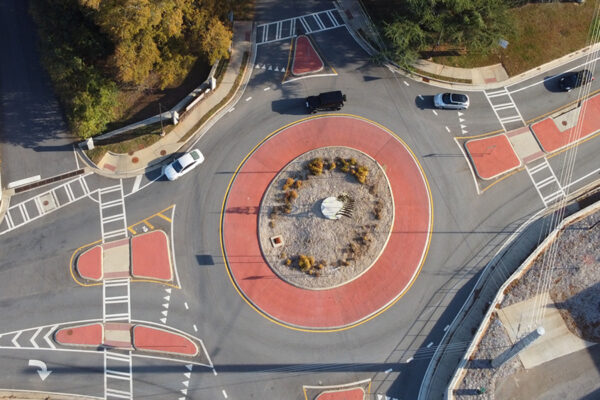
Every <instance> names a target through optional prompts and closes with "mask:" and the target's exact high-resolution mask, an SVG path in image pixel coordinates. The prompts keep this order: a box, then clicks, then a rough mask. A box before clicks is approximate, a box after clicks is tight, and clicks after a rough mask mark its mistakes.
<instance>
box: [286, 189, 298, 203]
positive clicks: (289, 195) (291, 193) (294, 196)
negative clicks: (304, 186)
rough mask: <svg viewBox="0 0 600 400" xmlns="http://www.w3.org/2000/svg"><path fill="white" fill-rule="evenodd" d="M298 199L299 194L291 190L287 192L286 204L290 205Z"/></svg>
mask: <svg viewBox="0 0 600 400" xmlns="http://www.w3.org/2000/svg"><path fill="white" fill-rule="evenodd" d="M297 198H298V192H296V191H295V190H289V191H287V192H285V203H286V204H289V203H291V202H293V201H294V200H296V199H297Z"/></svg>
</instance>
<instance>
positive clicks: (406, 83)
mask: <svg viewBox="0 0 600 400" xmlns="http://www.w3.org/2000/svg"><path fill="white" fill-rule="evenodd" d="M402 82H404V84H405V85H406V86H410V85H409V84H408V82H406V81H402Z"/></svg>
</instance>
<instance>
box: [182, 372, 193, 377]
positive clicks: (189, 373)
mask: <svg viewBox="0 0 600 400" xmlns="http://www.w3.org/2000/svg"><path fill="white" fill-rule="evenodd" d="M183 376H185V377H186V378H188V379H190V376H192V373H191V372H186V373H184V374H183Z"/></svg>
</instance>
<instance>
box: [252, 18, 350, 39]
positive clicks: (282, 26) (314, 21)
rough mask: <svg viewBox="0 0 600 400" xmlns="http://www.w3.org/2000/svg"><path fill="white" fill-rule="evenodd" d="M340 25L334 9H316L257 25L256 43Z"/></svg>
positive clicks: (315, 31) (287, 37)
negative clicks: (316, 10) (313, 11)
mask: <svg viewBox="0 0 600 400" xmlns="http://www.w3.org/2000/svg"><path fill="white" fill-rule="evenodd" d="M341 26H344V22H343V20H342V18H341V17H340V15H339V13H338V11H337V10H336V9H331V10H325V11H318V12H315V13H312V14H307V15H303V16H300V17H295V18H288V19H284V20H281V21H275V22H269V23H266V24H262V25H258V26H257V27H256V44H258V45H260V44H265V43H273V42H277V41H280V40H286V39H290V38H292V37H294V36H297V35H307V34H311V33H317V32H323V31H326V30H329V29H335V28H338V27H341Z"/></svg>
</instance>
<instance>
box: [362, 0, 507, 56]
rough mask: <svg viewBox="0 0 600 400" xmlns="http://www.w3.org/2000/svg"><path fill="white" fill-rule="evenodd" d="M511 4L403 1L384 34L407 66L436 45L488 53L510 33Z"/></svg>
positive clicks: (497, 1) (504, 1)
mask: <svg viewBox="0 0 600 400" xmlns="http://www.w3.org/2000/svg"><path fill="white" fill-rule="evenodd" d="M372 2H373V3H378V1H377V0H373V1H372ZM512 4H513V2H512V1H511V0H404V1H401V2H399V4H397V7H394V10H393V11H394V13H393V17H392V19H391V20H389V21H385V20H384V23H383V33H384V35H385V37H386V38H387V39H388V40H389V41H390V42H391V44H392V53H393V54H392V56H393V58H394V59H395V60H396V61H397V62H399V63H400V64H403V65H405V66H407V65H410V64H411V63H412V62H413V61H414V60H415V59H416V58H417V57H418V55H419V52H420V51H422V50H424V49H431V48H433V47H434V46H437V45H446V46H450V47H457V48H458V47H465V48H466V49H467V50H468V51H478V52H484V53H485V52H488V51H490V50H491V49H492V48H493V47H494V46H497V43H498V40H499V39H500V38H501V37H502V36H503V35H505V34H506V33H507V32H509V31H510V29H511V27H512V24H511V20H510V18H509V14H508V9H509V7H510V6H511V5H512ZM380 11H381V10H380ZM390 11H392V10H390Z"/></svg>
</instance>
